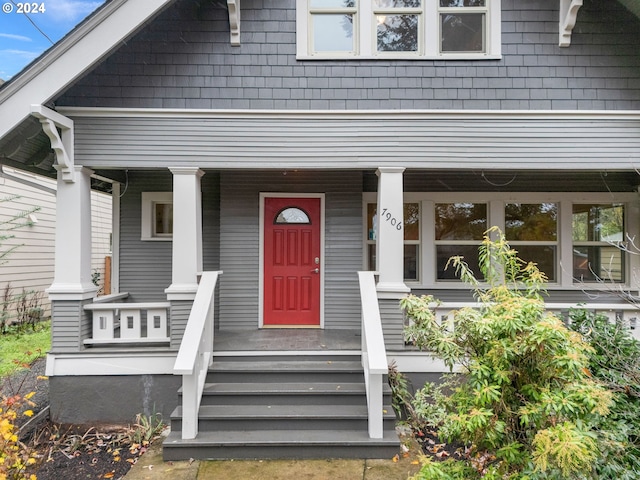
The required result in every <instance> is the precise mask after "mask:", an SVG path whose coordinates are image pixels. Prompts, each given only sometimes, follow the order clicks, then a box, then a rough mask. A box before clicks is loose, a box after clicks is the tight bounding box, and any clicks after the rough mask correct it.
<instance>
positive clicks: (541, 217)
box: [504, 203, 558, 242]
mask: <svg viewBox="0 0 640 480" xmlns="http://www.w3.org/2000/svg"><path fill="white" fill-rule="evenodd" d="M504 216H505V219H504V227H505V228H504V230H505V231H504V234H505V236H506V237H507V240H522V241H534V242H542V241H549V242H550V241H556V240H557V238H558V226H557V225H558V224H557V221H558V205H557V204H555V203H507V204H506V205H505V208H504Z"/></svg>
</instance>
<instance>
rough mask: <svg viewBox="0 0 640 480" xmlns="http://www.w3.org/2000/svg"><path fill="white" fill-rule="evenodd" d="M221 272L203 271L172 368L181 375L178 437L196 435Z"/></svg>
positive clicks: (184, 437) (211, 356) (211, 346)
mask: <svg viewBox="0 0 640 480" xmlns="http://www.w3.org/2000/svg"><path fill="white" fill-rule="evenodd" d="M221 274H222V272H204V273H203V274H202V277H201V278H200V283H199V284H198V291H197V292H196V297H195V299H194V301H193V307H191V313H190V314H189V320H188V321H187V326H186V328H185V331H184V335H183V337H182V342H181V343H180V350H178V356H177V357H176V363H175V364H174V367H173V373H174V375H182V438H183V439H185V440H186V439H193V438H196V435H198V411H199V410H200V401H201V400H202V391H203V389H204V382H205V379H206V378H207V371H208V370H209V366H210V365H211V362H212V361H213V313H214V306H215V305H214V303H215V296H214V293H215V289H216V284H217V282H218V276H219V275H221Z"/></svg>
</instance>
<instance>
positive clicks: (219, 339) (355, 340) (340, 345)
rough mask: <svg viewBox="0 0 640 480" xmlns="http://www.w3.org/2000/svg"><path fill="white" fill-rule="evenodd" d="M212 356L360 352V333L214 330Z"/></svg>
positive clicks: (308, 330) (355, 331) (356, 331)
mask: <svg viewBox="0 0 640 480" xmlns="http://www.w3.org/2000/svg"><path fill="white" fill-rule="evenodd" d="M213 344H214V346H213V351H214V354H216V353H220V352H225V353H227V352H252V351H255V352H262V353H264V352H269V351H277V352H287V351H291V352H301V351H308V352H339V351H345V352H346V351H349V352H360V349H361V333H360V330H322V329H307V328H305V329H301V328H295V329H286V328H278V329H275V328H272V329H256V330H216V332H215V334H214V336H213Z"/></svg>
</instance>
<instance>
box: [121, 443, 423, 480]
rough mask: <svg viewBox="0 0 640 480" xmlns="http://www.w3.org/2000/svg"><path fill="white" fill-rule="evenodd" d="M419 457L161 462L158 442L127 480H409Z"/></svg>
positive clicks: (132, 470) (130, 472) (160, 447)
mask: <svg viewBox="0 0 640 480" xmlns="http://www.w3.org/2000/svg"><path fill="white" fill-rule="evenodd" d="M418 468H419V465H418V461H417V457H416V456H415V455H413V454H409V455H408V456H406V457H404V458H397V459H396V461H394V460H393V459H383V460H330V459H327V460H206V461H204V460H203V461H181V462H163V461H162V442H161V441H159V440H158V441H156V442H154V444H153V445H152V446H151V447H150V448H149V450H148V451H147V452H146V453H145V454H144V455H143V456H142V457H140V459H139V460H138V463H136V464H135V465H134V466H133V467H132V468H131V470H130V471H129V473H128V474H127V475H126V477H125V480H161V479H162V480H232V479H233V480H238V479H242V480H291V479H296V480H325V479H326V480H396V479H397V480H406V479H407V477H409V476H410V475H413V474H415V473H416V472H417V471H418Z"/></svg>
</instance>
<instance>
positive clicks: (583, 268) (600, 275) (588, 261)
mask: <svg viewBox="0 0 640 480" xmlns="http://www.w3.org/2000/svg"><path fill="white" fill-rule="evenodd" d="M624 269H625V258H624V252H623V251H622V250H620V249H619V248H617V247H613V246H611V247H573V278H574V279H575V280H578V281H580V282H595V281H598V280H604V281H609V282H623V281H624V277H625V272H624Z"/></svg>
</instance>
